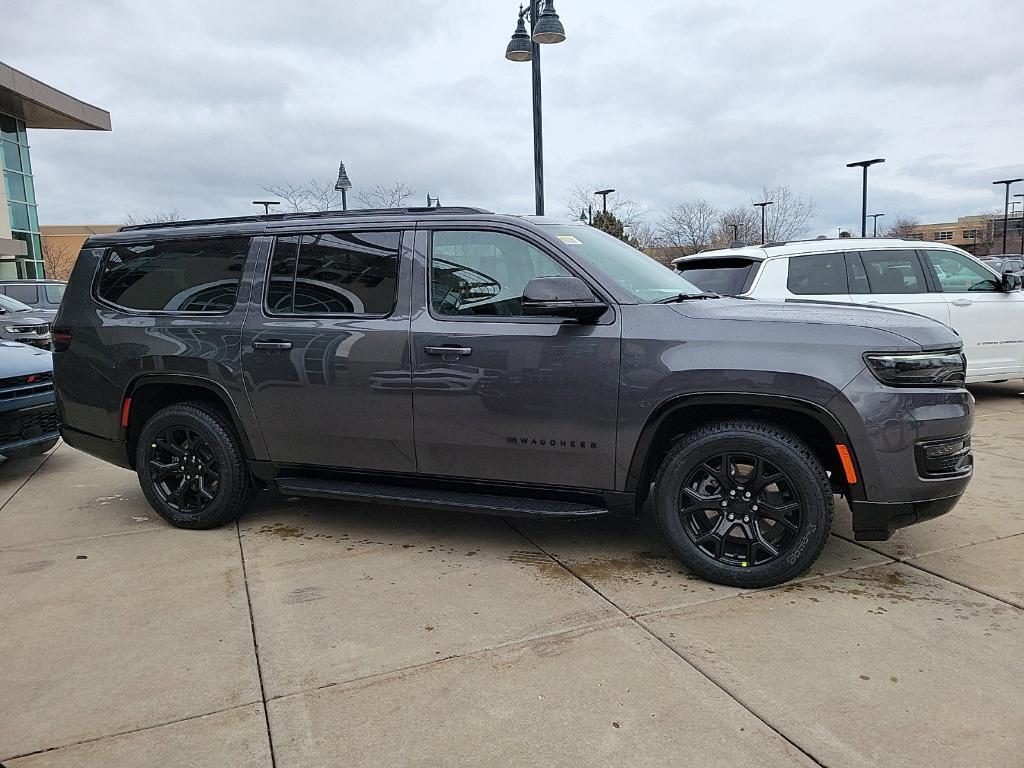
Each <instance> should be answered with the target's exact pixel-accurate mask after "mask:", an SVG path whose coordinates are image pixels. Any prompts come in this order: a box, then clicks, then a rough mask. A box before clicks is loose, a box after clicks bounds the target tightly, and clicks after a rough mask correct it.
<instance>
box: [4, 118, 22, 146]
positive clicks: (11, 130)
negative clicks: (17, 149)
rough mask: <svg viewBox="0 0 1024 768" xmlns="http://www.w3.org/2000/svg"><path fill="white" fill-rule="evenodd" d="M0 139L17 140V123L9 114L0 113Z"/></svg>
mask: <svg viewBox="0 0 1024 768" xmlns="http://www.w3.org/2000/svg"><path fill="white" fill-rule="evenodd" d="M0 139H7V140H8V141H15V142H16V141H17V140H18V123H17V121H16V120H15V119H14V118H13V117H11V116H10V115H0Z"/></svg>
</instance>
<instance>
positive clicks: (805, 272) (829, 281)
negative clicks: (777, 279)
mask: <svg viewBox="0 0 1024 768" xmlns="http://www.w3.org/2000/svg"><path fill="white" fill-rule="evenodd" d="M786 287H787V288H789V292H790V293H795V294H797V295H798V296H810V295H820V294H827V295H834V294H838V293H846V292H847V288H846V260H845V259H844V258H843V254H841V253H819V254H816V255H814V256H795V257H793V258H792V259H790V260H789V277H788V278H787V279H786Z"/></svg>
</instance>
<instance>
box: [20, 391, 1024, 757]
mask: <svg viewBox="0 0 1024 768" xmlns="http://www.w3.org/2000/svg"><path fill="white" fill-rule="evenodd" d="M1021 389H1024V386H1022V385H1020V383H1013V384H1006V385H985V386H982V387H978V388H976V390H975V394H976V396H977V397H978V402H979V407H978V413H979V417H978V421H977V426H976V432H975V435H976V438H975V446H976V449H977V458H978V473H977V476H976V478H975V480H974V482H973V484H972V486H971V488H970V490H969V492H968V495H967V497H965V499H964V500H963V501H962V502H961V504H960V505H959V506H958V507H957V508H956V509H955V510H954V511H953V512H952V513H950V514H949V515H947V516H945V517H943V518H940V519H938V520H935V521H931V522H928V523H925V524H922V525H920V526H915V527H912V528H909V529H906V530H904V531H901V532H900V533H898V534H897V535H896V536H895V537H894V538H893V539H892V540H890V541H889V542H884V543H880V544H875V543H871V544H866V545H864V544H858V543H855V542H853V541H852V535H851V531H850V527H849V513H848V511H847V510H845V508H844V507H843V506H842V505H841V507H840V509H839V510H837V524H836V528H835V532H834V535H833V536H832V537H831V539H830V542H829V545H828V547H827V549H826V552H825V554H824V555H823V556H822V558H821V559H820V560H819V561H818V563H817V564H816V565H815V566H814V567H813V568H812V570H811V571H810V572H809V573H808V574H806V575H805V576H804V577H802V578H801V579H800V580H798V581H797V582H795V583H792V584H789V585H785V586H782V587H779V588H776V589H771V590H762V591H756V592H742V591H740V590H736V589H730V588H726V587H721V586H718V585H713V584H708V583H706V582H703V581H700V580H699V579H696V578H695V577H693V576H692V575H691V574H689V573H688V572H687V571H686V569H685V568H684V567H683V566H682V565H681V564H679V563H678V561H676V560H675V559H674V558H673V557H671V555H669V553H668V552H667V551H666V549H665V547H664V546H663V545H662V544H661V543H660V542H659V541H658V538H657V537H656V535H654V534H653V532H651V531H650V530H649V529H648V528H647V527H646V526H644V525H640V526H635V525H631V524H628V523H624V522H620V521H608V520H601V521H590V522H580V521H577V522H565V523H548V522H534V521H521V520H516V521H504V520H499V519H493V518H484V517H475V516H471V515H463V514H431V513H424V512H417V511H409V510H390V509H383V508H376V507H369V506H365V507H364V506H356V505H337V504H329V503H326V502H324V503H321V502H315V501H309V500H298V499H285V498H282V497H280V496H276V495H272V494H269V493H266V494H261V496H260V497H258V499H257V502H256V504H255V506H254V509H253V510H252V512H251V513H250V514H248V515H246V516H245V517H243V518H242V519H241V520H240V521H239V522H238V524H237V525H234V526H230V527H226V528H223V529H220V530H217V531H207V532H191V531H179V530H175V529H172V528H170V527H169V526H167V525H166V524H164V523H163V521H162V520H160V519H159V517H157V516H156V515H155V513H153V512H152V510H150V509H149V507H148V506H147V505H146V503H145V501H144V500H143V499H142V496H141V493H140V492H139V489H138V485H137V482H136V480H135V477H134V475H133V474H132V473H130V472H126V471H123V470H119V469H116V468H113V467H110V466H108V465H105V464H102V463H101V462H98V461H95V460H93V459H91V458H89V457H87V456H85V455H83V454H80V453H78V452H76V451H74V450H73V449H71V448H69V447H67V446H60V447H58V448H57V449H56V450H55V451H54V452H53V453H51V454H50V455H49V456H48V457H46V458H45V460H43V459H40V460H34V461H24V462H9V463H8V464H6V465H4V466H2V467H0V505H2V507H0V616H2V617H3V619H2V622H3V625H2V631H0V762H2V763H3V765H4V766H7V768H39V767H40V766H57V767H58V768H63V767H64V766H69V767H70V766H75V767H76V768H78V767H79V766H86V767H89V766H104V767H106V766H115V765H116V766H152V765H160V766H161V767H162V768H163V767H167V766H211V768H212V767H213V766H217V767H218V768H220V767H223V766H279V767H281V768H292V767H293V766H321V765H326V766H330V765H345V766H349V765H352V766H361V765H367V766H371V765H373V766H376V765H386V766H395V765H417V766H432V765H488V766H498V765H517V766H518V765H545V766H548V765H550V766H559V765H569V764H584V765H609V766H612V765H667V764H675V765H701V766H736V765H758V766H761V765H765V766H775V765H779V766H789V765H823V766H830V767H832V768H838V767H840V766H932V765H943V766H982V765H985V766H1015V765H1021V754H1024V704H1022V702H1021V697H1020V692H1019V681H1020V680H1022V679H1024V661H1022V660H1024V565H1022V564H1024V502H1022V501H1021V500H1020V496H1021V492H1022V490H1024V482H1022V480H1021V476H1022V474H1024V450H1021V449H1022V448H1024V443H1022V440H1021V438H1020V435H1021V434H1024V396H1021V395H1020V394H1019V390H1021Z"/></svg>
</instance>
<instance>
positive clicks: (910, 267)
mask: <svg viewBox="0 0 1024 768" xmlns="http://www.w3.org/2000/svg"><path fill="white" fill-rule="evenodd" d="M860 257H861V262H862V264H863V265H864V273H865V276H866V278H867V282H868V287H869V288H870V290H871V293H886V294H900V293H927V292H928V288H927V285H926V283H925V279H924V271H923V270H922V269H921V262H920V261H919V260H918V258H917V253H916V252H914V251H910V250H891V251H861V252H860Z"/></svg>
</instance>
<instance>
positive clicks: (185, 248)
mask: <svg viewBox="0 0 1024 768" xmlns="http://www.w3.org/2000/svg"><path fill="white" fill-rule="evenodd" d="M248 253H249V238H248V237H217V238H202V239H189V240H173V241H161V242H153V243H132V244H125V245H117V246H114V247H113V248H111V249H110V250H109V251H108V252H107V257H106V259H104V262H103V269H102V271H101V273H100V281H99V287H98V294H99V297H100V298H101V299H103V300H105V301H108V302H110V303H111V304H116V305H117V306H119V307H125V308H126V309H136V310H148V311H158V312H205V313H225V312H229V311H230V310H231V308H232V307H233V306H234V305H235V296H236V294H237V293H238V284H239V282H240V280H241V277H242V268H243V266H244V265H245V260H246V257H247V256H248Z"/></svg>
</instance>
